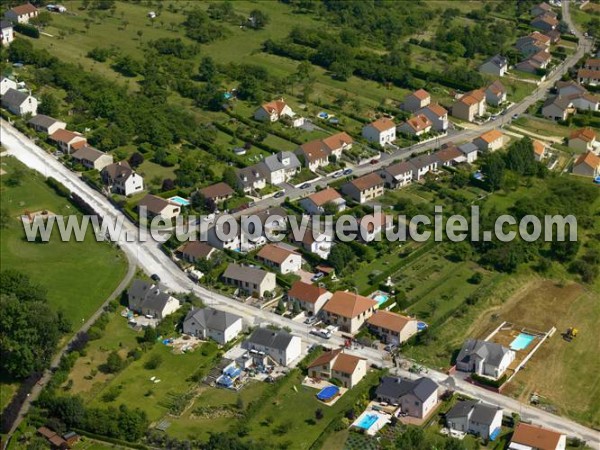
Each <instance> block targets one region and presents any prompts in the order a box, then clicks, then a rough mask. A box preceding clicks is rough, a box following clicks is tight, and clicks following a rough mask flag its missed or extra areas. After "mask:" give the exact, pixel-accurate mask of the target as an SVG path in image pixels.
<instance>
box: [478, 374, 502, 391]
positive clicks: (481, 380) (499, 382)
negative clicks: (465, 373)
mask: <svg viewBox="0 0 600 450" xmlns="http://www.w3.org/2000/svg"><path fill="white" fill-rule="evenodd" d="M507 378H508V377H507V375H506V374H504V375H502V376H501V377H500V378H498V379H497V380H492V379H490V378H487V377H482V376H481V375H478V374H476V373H474V374H471V379H472V380H473V381H476V382H477V383H479V384H483V385H486V386H490V387H493V388H499V387H500V386H502V385H503V384H504V383H506V380H507Z"/></svg>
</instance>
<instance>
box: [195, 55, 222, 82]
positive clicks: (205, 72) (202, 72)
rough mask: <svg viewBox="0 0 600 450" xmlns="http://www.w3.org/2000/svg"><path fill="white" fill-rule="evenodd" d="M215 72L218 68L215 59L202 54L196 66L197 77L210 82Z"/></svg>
mask: <svg viewBox="0 0 600 450" xmlns="http://www.w3.org/2000/svg"><path fill="white" fill-rule="evenodd" d="M217 73H218V69H217V65H216V63H215V60H214V59H213V58H212V57H210V56H204V57H203V58H202V60H201V61H200V67H199V68H198V78H199V79H200V80H201V81H206V82H210V81H213V80H214V79H215V77H216V75H217Z"/></svg>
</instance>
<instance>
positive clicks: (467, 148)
mask: <svg viewBox="0 0 600 450" xmlns="http://www.w3.org/2000/svg"><path fill="white" fill-rule="evenodd" d="M458 149H459V150H460V151H461V152H463V153H464V154H465V155H468V154H469V153H473V152H476V151H478V150H479V148H478V147H477V146H476V145H475V144H473V143H472V142H467V143H466V144H462V145H459V146H458Z"/></svg>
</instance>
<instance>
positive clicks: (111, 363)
mask: <svg viewBox="0 0 600 450" xmlns="http://www.w3.org/2000/svg"><path fill="white" fill-rule="evenodd" d="M124 367H125V361H123V358H121V356H120V355H119V354H118V353H117V352H116V351H115V350H113V351H112V352H110V353H109V354H108V358H106V364H104V365H103V367H102V369H103V372H106V373H118V372H120V371H121V370H123V368H124Z"/></svg>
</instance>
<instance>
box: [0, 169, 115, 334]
mask: <svg viewBox="0 0 600 450" xmlns="http://www.w3.org/2000/svg"><path fill="white" fill-rule="evenodd" d="M2 168H3V169H4V170H5V171H6V172H7V174H6V175H3V176H2V178H3V180H2V181H3V183H2V188H1V189H2V191H1V192H2V208H6V209H7V210H8V212H9V214H10V218H11V220H10V221H9V226H8V228H6V229H4V230H2V240H1V241H0V249H1V252H0V253H1V254H0V262H1V265H2V268H3V269H6V268H12V269H16V270H19V271H22V272H24V273H27V274H28V275H29V276H30V277H31V279H32V280H33V281H34V282H37V283H40V284H42V285H43V286H45V287H46V288H47V290H48V301H49V302H50V304H51V305H52V306H53V307H55V308H57V309H63V310H64V311H65V314H66V316H67V317H68V318H69V319H70V320H71V322H72V323H73V326H74V328H77V324H80V323H81V322H82V321H83V320H86V319H87V318H89V316H90V315H91V314H92V313H93V312H94V311H96V309H98V307H99V306H100V305H101V304H102V303H103V302H104V301H105V300H106V298H107V297H108V296H109V295H110V294H111V292H112V291H113V290H114V289H115V288H116V287H117V285H118V283H119V282H120V280H121V279H122V278H123V276H124V275H125V271H126V266H127V263H126V260H125V258H124V256H123V255H122V253H120V252H119V251H118V250H117V249H116V248H115V247H112V246H111V245H109V244H108V243H100V242H96V240H95V238H94V235H93V232H92V231H91V230H90V232H89V233H88V234H87V235H86V238H85V240H84V241H83V242H75V241H72V242H61V241H60V240H59V239H58V238H59V236H58V234H57V233H55V234H53V236H52V239H51V240H50V242H48V243H33V242H28V241H27V240H26V239H25V233H24V230H23V226H22V224H21V221H20V219H19V217H20V215H21V214H23V213H24V212H25V211H29V212H35V211H40V210H49V211H52V212H54V213H56V214H64V215H69V214H74V213H75V212H76V211H75V208H74V206H73V205H72V204H71V203H70V202H68V201H67V200H66V199H64V198H62V197H59V196H58V195H56V194H55V193H54V191H53V190H52V189H51V188H50V187H48V186H47V185H46V183H45V181H44V178H43V177H42V176H41V175H38V174H37V173H34V172H33V171H29V170H28V169H26V168H25V167H24V166H23V165H22V164H21V163H19V162H18V161H17V160H15V159H13V158H2ZM18 168H19V169H21V170H24V171H25V172H24V176H23V179H22V182H21V185H20V186H14V187H13V186H7V183H6V182H5V179H6V177H10V174H11V172H12V171H14V170H18Z"/></svg>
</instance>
